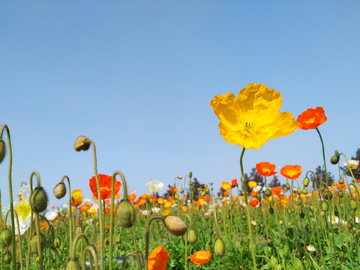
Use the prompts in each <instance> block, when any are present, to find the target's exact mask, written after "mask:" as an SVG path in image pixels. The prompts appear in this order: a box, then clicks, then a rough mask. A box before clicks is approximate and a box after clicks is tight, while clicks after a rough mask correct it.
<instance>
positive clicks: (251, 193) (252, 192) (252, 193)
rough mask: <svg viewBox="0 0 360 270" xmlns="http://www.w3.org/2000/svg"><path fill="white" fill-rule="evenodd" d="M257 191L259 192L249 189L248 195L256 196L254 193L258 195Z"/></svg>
mask: <svg viewBox="0 0 360 270" xmlns="http://www.w3.org/2000/svg"><path fill="white" fill-rule="evenodd" d="M258 193H259V192H256V191H251V192H250V195H251V196H252V197H256V195H258Z"/></svg>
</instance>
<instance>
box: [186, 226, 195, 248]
mask: <svg viewBox="0 0 360 270" xmlns="http://www.w3.org/2000/svg"><path fill="white" fill-rule="evenodd" d="M187 239H188V242H189V243H190V245H193V244H195V243H196V242H197V240H198V237H197V234H196V232H195V231H194V230H193V229H191V230H189V232H188V235H187Z"/></svg>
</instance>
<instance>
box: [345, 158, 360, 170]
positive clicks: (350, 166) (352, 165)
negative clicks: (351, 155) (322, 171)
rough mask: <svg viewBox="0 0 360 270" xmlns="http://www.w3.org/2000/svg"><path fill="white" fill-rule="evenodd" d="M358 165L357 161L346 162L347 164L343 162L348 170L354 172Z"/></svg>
mask: <svg viewBox="0 0 360 270" xmlns="http://www.w3.org/2000/svg"><path fill="white" fill-rule="evenodd" d="M359 163H360V161H359V160H348V162H345V163H344V165H345V166H346V168H348V169H351V170H356V169H357V168H358V167H359Z"/></svg>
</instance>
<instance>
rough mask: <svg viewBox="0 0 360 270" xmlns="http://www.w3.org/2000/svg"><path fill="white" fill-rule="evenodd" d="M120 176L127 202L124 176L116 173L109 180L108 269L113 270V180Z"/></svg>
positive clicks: (118, 172)
mask: <svg viewBox="0 0 360 270" xmlns="http://www.w3.org/2000/svg"><path fill="white" fill-rule="evenodd" d="M117 175H120V177H121V181H122V184H123V190H124V201H126V202H127V201H128V197H127V184H126V180H125V176H124V174H123V173H122V172H120V171H116V172H114V174H113V176H112V180H111V209H110V239H109V245H110V247H109V269H113V267H112V259H113V257H112V254H113V234H114V200H115V194H114V192H115V179H116V176H117Z"/></svg>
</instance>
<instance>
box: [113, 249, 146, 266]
mask: <svg viewBox="0 0 360 270" xmlns="http://www.w3.org/2000/svg"><path fill="white" fill-rule="evenodd" d="M129 256H133V257H134V258H135V259H136V262H137V266H138V269H140V270H141V269H142V266H141V260H140V257H139V255H138V254H137V253H134V252H129V253H127V254H126V255H125V257H124V261H123V265H122V268H121V269H122V270H125V265H126V260H127V258H128V257H129ZM110 269H111V268H110Z"/></svg>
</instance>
